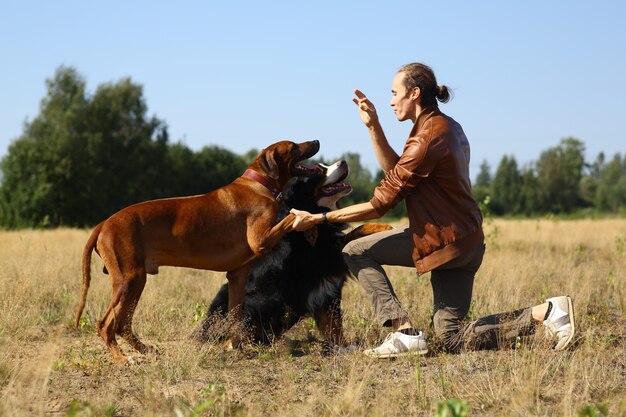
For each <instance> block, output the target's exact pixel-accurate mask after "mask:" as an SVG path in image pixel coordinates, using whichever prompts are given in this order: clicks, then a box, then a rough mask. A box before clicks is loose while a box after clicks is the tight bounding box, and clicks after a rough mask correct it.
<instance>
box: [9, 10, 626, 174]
mask: <svg viewBox="0 0 626 417" xmlns="http://www.w3.org/2000/svg"><path fill="white" fill-rule="evenodd" d="M8 3H9V4H8ZM625 20H626V2H623V1H598V2H589V1H549V2H548V1H524V2H503V1H482V2H478V1H476V2H462V1H437V2H423V1H415V0H414V1H391V2H381V1H368V0H364V1H317V2H297V1H284V2H283V1H274V2H259V1H229V2H225V1H224V2H217V1H204V2H199V1H181V2H176V3H174V2H162V1H151V2H148V1H132V2H129V1H126V2H122V1H108V2H78V1H66V0H57V1H54V2H44V1H31V0H21V1H15V2H9V1H4V2H2V4H1V5H0V62H2V72H1V76H0V156H1V155H4V154H5V153H6V151H7V147H8V145H9V143H10V142H11V141H12V140H14V139H15V138H17V137H18V136H19V135H20V134H21V132H22V129H23V124H24V122H25V121H27V120H31V119H32V118H34V117H35V116H36V115H37V114H38V111H39V103H40V100H41V99H42V98H43V97H44V95H45V79H46V78H49V77H51V76H52V75H53V74H54V71H55V70H56V68H58V67H59V66H60V65H65V66H73V67H75V68H77V69H78V71H79V72H80V73H81V74H82V75H83V76H84V77H85V78H86V80H87V85H88V90H89V91H90V92H93V91H94V90H95V89H96V87H97V86H98V85H99V84H101V83H105V82H115V81H117V80H119V79H120V78H123V77H131V78H132V80H133V81H134V82H136V83H139V84H142V85H143V86H144V96H145V98H146V101H147V104H148V107H149V113H150V114H151V115H152V114H154V115H156V116H157V117H159V118H160V119H162V120H164V121H165V122H166V123H167V124H168V126H169V132H170V137H171V139H172V141H178V140H180V141H182V142H184V143H185V144H186V145H187V146H189V147H191V148H192V149H195V150H197V149H200V148H201V147H202V146H204V145H210V144H214V145H219V146H223V147H226V148H228V149H231V150H232V151H234V152H237V153H243V152H246V151H247V150H249V149H251V148H263V147H265V146H267V145H268V144H270V143H272V142H275V141H277V140H282V139H291V140H295V141H301V140H309V139H318V140H320V142H321V144H322V147H321V151H320V154H321V155H322V156H324V157H325V158H327V159H332V158H336V157H338V156H339V155H340V154H342V153H344V152H358V153H359V154H360V155H361V158H362V162H363V163H364V165H365V166H367V167H368V168H370V169H371V170H372V171H375V170H376V169H377V164H376V160H375V156H374V153H373V151H372V148H371V145H370V141H369V135H368V134H367V130H366V129H365V127H364V126H363V125H362V124H361V121H360V119H359V117H358V114H357V111H356V106H355V105H354V104H353V103H352V101H351V99H352V96H353V95H352V91H353V90H354V88H359V89H361V90H362V91H363V92H365V93H366V94H367V95H368V96H369V97H370V99H371V100H372V101H373V102H374V104H375V105H376V107H377V109H378V113H379V116H380V119H381V122H382V124H383V127H384V129H385V132H386V134H387V137H388V139H389V141H390V142H391V144H392V145H393V146H394V147H395V149H396V150H397V151H401V149H402V146H403V144H404V142H405V140H406V137H407V135H408V133H409V131H410V128H411V126H410V125H409V124H410V122H405V123H399V122H398V121H397V120H396V119H395V118H394V116H393V113H392V111H391V109H390V107H389V100H390V98H391V95H390V86H391V80H392V78H393V76H394V74H395V72H396V70H397V69H398V67H400V66H401V65H403V64H405V63H408V62H414V61H420V62H425V63H427V64H429V65H430V66H432V67H433V69H434V70H435V73H436V75H437V78H438V81H439V84H445V85H447V86H449V87H451V88H452V89H453V90H454V94H455V97H454V99H453V100H452V101H451V102H450V103H447V104H442V105H441V108H442V110H443V111H444V112H445V113H447V114H449V115H450V116H452V117H453V118H455V119H456V120H457V121H459V122H460V123H461V124H462V125H463V127H464V129H465V132H466V134H467V136H468V138H469V140H470V143H471V145H472V164H471V170H472V177H473V178H474V177H475V175H476V173H477V172H478V167H479V165H480V163H481V162H482V161H483V160H487V161H488V162H489V163H490V165H491V167H492V170H494V169H495V167H496V166H497V164H498V162H499V161H500V159H501V158H502V156H503V155H505V154H507V155H514V156H515V157H516V158H517V160H518V163H519V164H520V165H523V164H525V163H528V162H530V161H533V160H537V159H538V157H539V155H540V153H541V151H543V150H546V149H548V148H549V147H553V146H556V145H557V144H558V143H559V141H560V139H561V138H563V137H567V136H574V137H576V138H578V139H580V140H582V141H583V142H584V143H585V145H586V148H587V158H588V160H593V159H595V157H596V156H597V155H598V153H599V152H601V151H603V152H605V153H606V154H607V156H609V157H612V156H613V155H614V154H615V153H617V152H620V153H623V152H626V133H625V131H624V128H623V124H622V120H623V118H624V117H626V99H625V97H626V24H625V23H624V22H625Z"/></svg>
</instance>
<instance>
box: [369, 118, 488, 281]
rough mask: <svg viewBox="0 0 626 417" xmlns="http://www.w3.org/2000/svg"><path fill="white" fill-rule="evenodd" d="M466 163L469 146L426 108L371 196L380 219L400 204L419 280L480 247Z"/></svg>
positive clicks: (459, 131) (459, 130) (478, 221)
mask: <svg viewBox="0 0 626 417" xmlns="http://www.w3.org/2000/svg"><path fill="white" fill-rule="evenodd" d="M469 160H470V148H469V142H468V141H467V138H466V137H465V133H463V129H462V128H461V125H459V124H458V123H457V122H456V121H454V120H453V119H452V118H451V117H448V116H446V115H445V114H443V113H442V112H441V111H440V110H439V108H438V107H428V108H425V109H423V110H422V112H421V113H420V114H419V116H418V118H417V122H416V123H415V125H414V126H413V129H412V130H411V134H410V136H409V139H408V140H407V141H406V145H405V147H404V151H403V152H402V155H401V156H400V160H399V161H398V163H397V164H396V166H395V167H394V168H393V169H391V170H390V171H388V172H387V174H386V176H385V178H384V179H383V180H382V181H381V183H380V186H378V187H377V188H376V189H375V190H374V197H372V200H371V203H372V205H373V206H374V208H375V209H376V211H377V212H378V214H380V215H381V216H382V215H383V214H385V213H386V212H387V210H389V209H391V208H393V207H394V206H395V205H396V204H398V203H399V202H400V200H402V199H405V200H406V205H407V210H408V215H409V227H410V229H411V231H412V233H413V244H414V250H413V260H414V261H415V267H416V268H417V272H418V273H419V274H423V273H425V272H428V271H431V270H433V269H435V268H437V267H439V266H441V265H443V264H445V263H446V262H448V261H450V260H452V259H454V258H456V257H458V256H459V255H461V254H464V253H466V252H468V251H471V250H473V249H475V248H476V247H477V246H478V245H479V244H482V243H483V241H484V235H483V230H482V215H481V213H480V208H479V207H478V204H476V201H475V200H474V198H473V197H472V189H471V183H470V179H469Z"/></svg>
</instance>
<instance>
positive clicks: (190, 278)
mask: <svg viewBox="0 0 626 417" xmlns="http://www.w3.org/2000/svg"><path fill="white" fill-rule="evenodd" d="M485 230H486V232H487V233H488V242H487V243H488V247H487V254H486V257H485V261H484V263H483V266H482V268H481V270H480V271H479V272H478V275H477V280H476V285H475V291H474V304H473V307H472V311H471V314H472V316H473V317H475V318H478V317H480V316H482V315H486V314H489V313H495V312H500V311H507V310H511V309H513V308H517V307H523V306H528V305H532V304H537V303H541V302H542V301H543V300H544V299H545V298H546V297H550V296H553V295H560V294H569V295H571V296H572V297H573V299H574V303H575V309H576V316H577V325H578V335H577V339H576V342H575V344H574V346H573V348H572V349H570V350H568V351H566V352H559V353H556V352H553V351H551V350H550V349H549V348H548V346H547V344H546V342H545V340H544V339H543V337H542V334H543V333H542V329H541V328H540V329H539V330H540V331H539V332H538V333H537V334H536V335H535V336H533V337H530V338H528V339H525V340H520V341H519V343H517V344H515V346H511V347H508V348H506V349H503V350H500V351H485V352H469V353H463V354H460V355H448V354H433V355H431V356H428V357H421V358H419V357H411V358H400V359H397V360H376V359H370V358H367V357H365V356H364V355H362V354H361V353H359V352H356V353H351V354H348V355H344V356H327V355H325V354H324V353H323V349H322V343H321V338H320V336H319V335H318V333H317V331H316V330H315V326H314V324H313V323H312V322H311V321H310V320H309V321H307V320H305V321H304V322H302V323H300V324H299V325H298V326H296V327H295V328H294V329H292V330H291V331H290V332H289V333H288V334H287V337H286V338H284V339H282V340H280V341H278V342H277V343H276V344H274V345H273V346H270V347H262V346H254V345H247V346H245V347H244V348H243V349H242V350H237V351H226V350H224V348H223V347H222V346H221V345H220V344H219V343H217V342H215V343H207V344H204V345H200V344H198V343H197V342H195V341H193V340H192V339H190V335H191V334H192V333H193V332H194V330H195V329H196V328H197V327H198V325H199V323H200V322H201V320H202V315H203V314H204V312H205V310H206V307H207V305H208V303H210V301H211V299H212V297H213V296H214V294H215V293H216V292H217V290H218V288H219V286H220V285H222V284H223V282H224V281H225V278H224V275H223V274H218V273H213V272H207V271H196V270H189V269H174V268H162V270H161V273H160V274H159V275H156V276H150V277H149V278H148V284H147V286H146V289H145V291H144V293H143V296H142V298H141V301H140V303H139V306H138V308H137V311H136V314H135V320H134V325H135V330H136V331H137V333H138V335H139V336H140V337H141V338H142V339H143V341H144V342H146V343H149V344H151V345H153V346H156V347H157V348H158V350H159V352H160V353H159V354H158V355H147V356H145V357H142V356H141V355H139V357H138V362H139V363H138V364H135V365H133V366H119V365H117V364H115V363H113V361H112V359H111V355H110V354H109V352H108V351H107V350H106V348H105V347H104V344H103V343H102V342H101V340H100V339H99V338H98V336H97V335H96V333H95V330H94V325H95V322H96V321H97V319H98V318H99V316H100V315H101V314H102V312H103V311H104V309H105V308H106V305H107V303H108V301H109V298H110V284H109V279H108V277H107V276H105V275H103V274H101V272H100V271H101V265H102V264H101V263H100V260H99V258H97V257H94V262H93V267H92V271H93V277H92V283H91V288H90V292H89V296H88V299H87V307H86V309H85V313H84V314H83V321H82V326H81V328H80V329H78V330H76V329H73V328H71V326H70V323H71V322H72V321H73V317H74V309H75V306H76V303H77V300H78V294H79V289H80V282H81V273H80V270H81V252H82V248H83V245H84V243H85V242H86V240H87V236H88V232H87V231H85V230H69V229H65V230H52V231H18V232H7V231H0V291H1V294H2V296H1V297H0V416H57V415H58V416H65V415H68V416H100V415H103V416H201V415H216V416H266V415H267V416H299V417H305V416H435V415H444V414H443V412H442V411H441V410H439V411H438V407H442V406H443V405H450V406H452V405H454V404H457V405H458V404H460V402H459V401H457V400H456V399H458V400H462V401H465V402H466V404H467V409H468V410H469V415H470V416H576V415H584V416H591V415H595V414H593V413H594V412H595V413H596V414H597V415H602V411H604V412H606V413H608V415H610V416H624V415H626V220H624V219H614V220H595V221H592V220H578V221H560V220H559V221H557V220H508V221H505V220H495V221H490V222H487V224H486V225H485ZM388 270H389V272H390V275H391V277H392V280H393V282H394V283H395V288H396V292H397V293H398V294H399V296H400V298H401V300H403V302H404V305H405V307H406V308H407V309H408V310H409V311H410V314H411V316H412V319H413V320H414V322H415V323H417V324H419V325H420V326H421V327H422V328H425V329H426V330H428V326H429V320H430V319H429V318H430V314H431V311H432V307H431V303H432V295H431V289H430V283H429V279H428V278H429V276H428V275H426V276H423V277H421V278H418V277H417V276H416V274H415V272H414V271H413V270H412V269H409V268H389V269H388ZM343 310H344V314H345V319H344V321H345V331H346V334H347V337H348V339H349V340H350V341H351V342H352V343H354V344H356V345H358V346H359V347H360V348H361V349H363V348H364V347H370V346H371V345H372V344H374V343H377V342H379V341H380V340H381V339H382V338H384V336H385V331H384V329H381V328H380V327H378V325H376V324H375V323H374V322H373V320H372V309H371V307H370V305H369V302H368V301H367V300H366V298H365V296H364V293H363V291H362V290H361V288H360V287H359V285H358V283H356V282H354V281H350V282H349V283H348V284H347V285H346V287H345V288H344V301H343ZM121 346H122V349H123V350H124V351H125V352H126V353H130V351H129V347H128V345H127V344H125V342H121ZM448 415H449V416H452V415H455V414H454V413H450V414H448ZM456 415H462V413H456Z"/></svg>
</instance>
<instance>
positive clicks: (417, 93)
mask: <svg viewBox="0 0 626 417" xmlns="http://www.w3.org/2000/svg"><path fill="white" fill-rule="evenodd" d="M421 94H422V90H420V88H419V87H413V90H411V99H412V100H419V98H420V95H421Z"/></svg>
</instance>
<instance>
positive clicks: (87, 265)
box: [76, 222, 104, 328]
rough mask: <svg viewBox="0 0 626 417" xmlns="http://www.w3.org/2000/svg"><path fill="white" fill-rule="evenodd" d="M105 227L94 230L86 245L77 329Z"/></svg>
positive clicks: (101, 224) (77, 310)
mask: <svg viewBox="0 0 626 417" xmlns="http://www.w3.org/2000/svg"><path fill="white" fill-rule="evenodd" d="M103 225H104V222H102V223H100V224H99V225H97V226H96V227H95V228H94V229H93V232H91V235H90V236H89V239H88V240H87V243H86V244H85V249H83V286H82V288H81V290H80V302H79V303H78V307H77V308H76V327H77V328H78V327H79V326H80V316H81V315H82V314H83V310H84V308H85V303H86V302H87V291H89V284H90V283H91V254H92V252H93V250H94V249H95V247H96V242H97V241H98V236H99V235H100V231H101V230H102V226H103Z"/></svg>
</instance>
